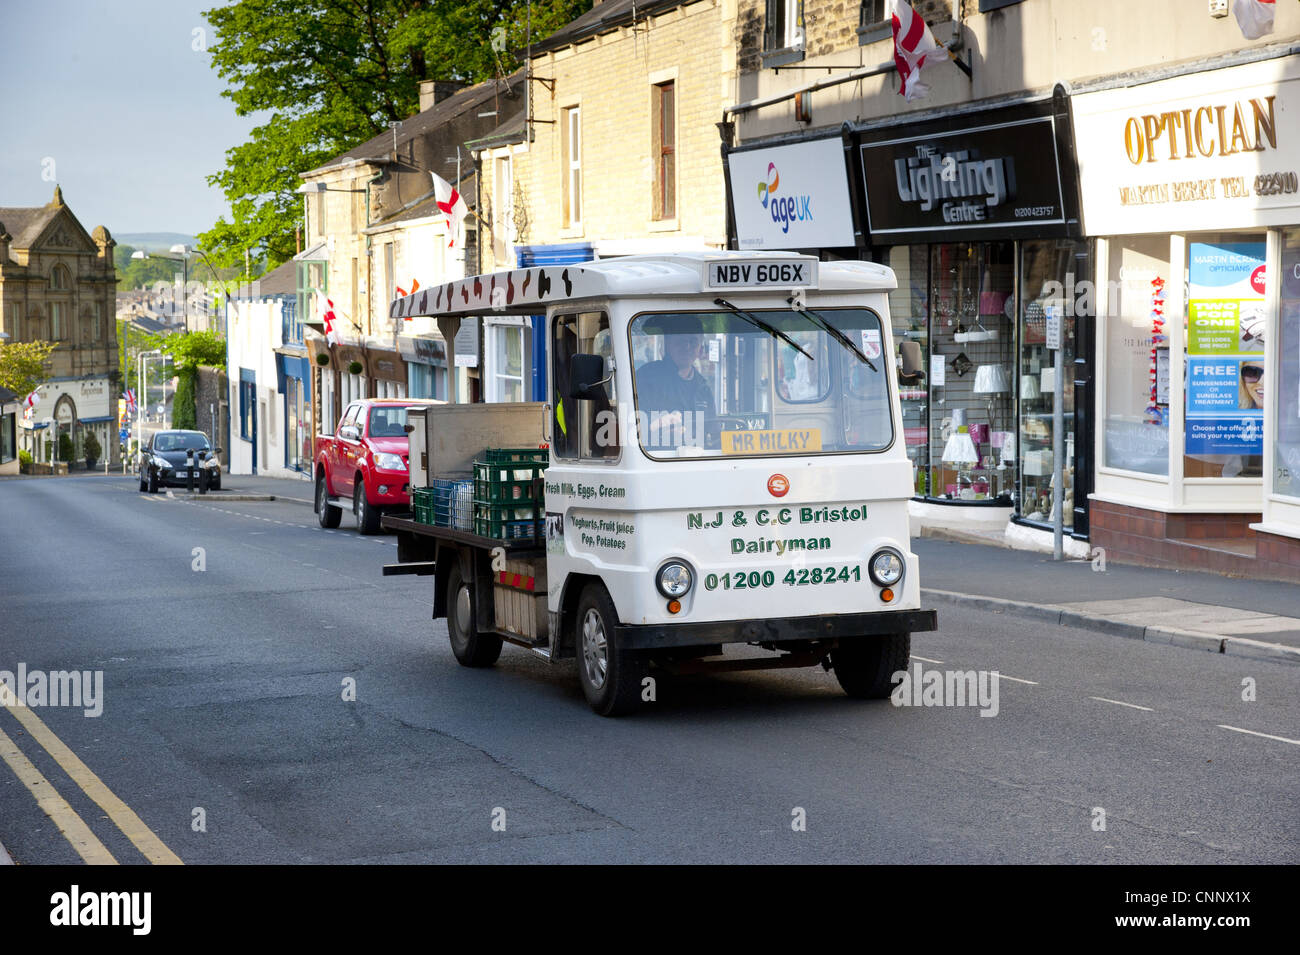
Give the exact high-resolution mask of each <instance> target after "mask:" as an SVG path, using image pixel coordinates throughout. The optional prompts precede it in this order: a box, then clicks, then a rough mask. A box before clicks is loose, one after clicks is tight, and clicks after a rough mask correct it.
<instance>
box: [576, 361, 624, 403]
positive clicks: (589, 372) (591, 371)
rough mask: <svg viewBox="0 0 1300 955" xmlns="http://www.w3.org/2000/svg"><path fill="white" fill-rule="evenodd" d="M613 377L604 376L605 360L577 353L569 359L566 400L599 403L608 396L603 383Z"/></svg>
mask: <svg viewBox="0 0 1300 955" xmlns="http://www.w3.org/2000/svg"><path fill="white" fill-rule="evenodd" d="M611 377H613V376H612V375H606V374H605V359H604V358H603V357H602V356H600V355H587V354H583V353H581V352H580V353H578V354H576V355H574V356H573V357H572V358H571V359H569V392H568V394H566V395H565V397H566V398H577V399H580V400H584V401H600V400H602V399H607V398H608V397H609V395H608V394H607V393H606V391H605V382H607V381H609V379H610V378H611Z"/></svg>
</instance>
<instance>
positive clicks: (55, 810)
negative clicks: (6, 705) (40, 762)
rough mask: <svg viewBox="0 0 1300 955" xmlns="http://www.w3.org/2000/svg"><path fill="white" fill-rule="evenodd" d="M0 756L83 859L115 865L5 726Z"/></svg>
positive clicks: (0, 732) (109, 853) (86, 861)
mask: <svg viewBox="0 0 1300 955" xmlns="http://www.w3.org/2000/svg"><path fill="white" fill-rule="evenodd" d="M0 757H2V758H3V759H4V761H5V762H6V763H8V764H9V768H10V769H12V770H13V771H14V775H15V776H17V777H18V780H19V782H21V783H22V784H23V785H24V786H26V787H27V789H28V791H29V792H30V793H31V794H32V796H34V797H35V798H36V804H37V805H38V806H40V807H41V810H42V811H43V812H44V813H45V815H47V816H49V817H50V820H51V821H52V822H53V823H54V824H55V825H56V826H58V828H59V832H61V833H63V838H65V839H67V840H68V845H70V846H72V848H73V849H75V850H76V853H77V855H79V856H81V860H82V861H83V862H85V863H86V864H87V865H117V860H116V859H114V858H113V854H112V853H111V852H109V851H108V849H107V848H105V847H104V844H103V843H102V842H100V841H99V840H98V839H97V838H95V834H94V833H93V832H91V831H90V827H89V826H88V825H86V823H85V822H84V821H83V820H82V818H81V817H80V816H78V815H77V813H76V811H75V810H74V809H73V808H72V807H71V806H69V805H68V801H67V800H66V799H64V798H63V797H62V796H60V795H59V794H58V791H57V790H55V788H54V787H53V786H51V785H50V781H49V780H48V779H46V778H45V777H44V776H42V775H41V771H40V770H39V769H37V768H36V767H35V766H34V765H33V764H32V761H31V760H30V759H28V758H27V756H26V755H25V754H24V753H23V751H22V750H20V749H19V748H18V746H17V744H15V743H14V741H13V740H12V739H10V738H9V734H8V733H6V732H5V731H4V730H0Z"/></svg>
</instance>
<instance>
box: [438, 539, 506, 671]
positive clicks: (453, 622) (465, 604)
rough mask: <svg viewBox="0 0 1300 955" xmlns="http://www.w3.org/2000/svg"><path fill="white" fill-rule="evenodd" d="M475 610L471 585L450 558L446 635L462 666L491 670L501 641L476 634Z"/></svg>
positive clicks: (457, 562)
mask: <svg viewBox="0 0 1300 955" xmlns="http://www.w3.org/2000/svg"><path fill="white" fill-rule="evenodd" d="M477 609H478V607H477V605H476V604H475V600H474V585H473V584H472V583H471V582H470V581H468V580H466V579H465V578H464V576H463V575H462V574H461V571H460V561H459V560H456V559H455V558H453V563H452V567H451V572H450V573H449V574H447V635H448V636H449V637H451V652H452V653H453V654H455V656H456V660H457V662H458V663H460V664H461V666H467V667H490V666H491V665H492V664H494V663H496V662H497V657H499V656H501V638H500V637H498V636H494V635H493V634H490V633H479V632H477V629H476V627H475V623H474V621H475V620H476V619H477V617H476V616H475V614H476V611H477Z"/></svg>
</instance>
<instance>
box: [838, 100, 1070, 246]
mask: <svg viewBox="0 0 1300 955" xmlns="http://www.w3.org/2000/svg"><path fill="white" fill-rule="evenodd" d="M1062 108H1063V107H1062ZM1059 122H1060V118H1059V117H1058V116H1057V115H1055V112H1054V107H1053V101H1051V100H1040V101H1036V102H1033V103H1026V104H1020V105H1017V106H1013V107H1007V108H1003V109H996V110H981V111H978V112H973V113H963V114H958V115H954V116H950V117H945V118H944V119H941V120H930V121H928V122H922V123H915V122H913V123H909V124H908V125H907V126H906V127H904V128H903V129H900V128H899V127H896V126H890V127H884V128H873V129H868V130H864V131H862V132H859V133H858V134H857V135H858V140H859V145H858V151H859V155H860V156H861V159H862V177H863V189H864V195H865V196H866V200H867V209H866V212H867V215H866V219H867V225H868V228H869V231H870V234H871V240H872V242H873V244H885V243H895V242H897V243H904V242H929V241H936V238H935V237H936V236H944V237H945V238H954V237H957V238H971V239H982V238H988V239H995V238H1013V237H1016V236H1017V235H1028V234H1031V233H1032V234H1036V235H1060V236H1065V235H1073V234H1075V233H1077V231H1078V221H1077V220H1078V216H1077V214H1076V212H1075V208H1076V206H1077V198H1076V190H1075V186H1074V180H1073V179H1072V178H1071V177H1070V176H1069V173H1068V168H1069V167H1070V166H1071V165H1072V164H1071V163H1068V162H1067V163H1065V164H1064V165H1065V166H1066V171H1065V172H1064V173H1063V170H1062V161H1061V160H1062V156H1065V158H1067V159H1068V158H1069V155H1068V140H1066V139H1065V138H1064V134H1063V132H1062V130H1060V129H1058V123H1059ZM1066 126H1067V128H1068V123H1067V124H1066ZM904 129H905V131H906V132H905V135H900V133H903V131H904Z"/></svg>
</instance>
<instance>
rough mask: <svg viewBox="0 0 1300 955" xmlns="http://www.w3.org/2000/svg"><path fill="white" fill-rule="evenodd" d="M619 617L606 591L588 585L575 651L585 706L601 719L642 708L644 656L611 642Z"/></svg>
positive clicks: (581, 604)
mask: <svg viewBox="0 0 1300 955" xmlns="http://www.w3.org/2000/svg"><path fill="white" fill-rule="evenodd" d="M617 624H618V615H617V614H616V613H615V612H614V604H613V601H611V600H610V599H609V594H607V593H606V592H605V588H604V587H601V586H600V585H599V584H588V585H587V589H586V590H584V591H583V592H582V599H581V600H579V601H578V614H577V632H576V633H575V634H574V649H575V650H576V651H577V657H578V682H580V683H581V684H582V693H583V695H584V696H585V697H586V698H587V703H588V704H590V706H591V708H592V709H593V710H595V711H596V712H597V713H599V714H600V715H601V716H622V715H624V714H626V713H631V712H632V711H633V710H635V709H636V708H637V707H638V706H640V705H641V689H642V687H641V681H642V680H643V679H644V678H645V675H646V670H647V669H648V668H647V665H646V658H645V656H644V655H643V654H639V653H637V652H636V651H635V650H627V649H625V648H622V647H619V646H618V644H617V641H616V640H615V639H614V627H615V626H616V625H617Z"/></svg>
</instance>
